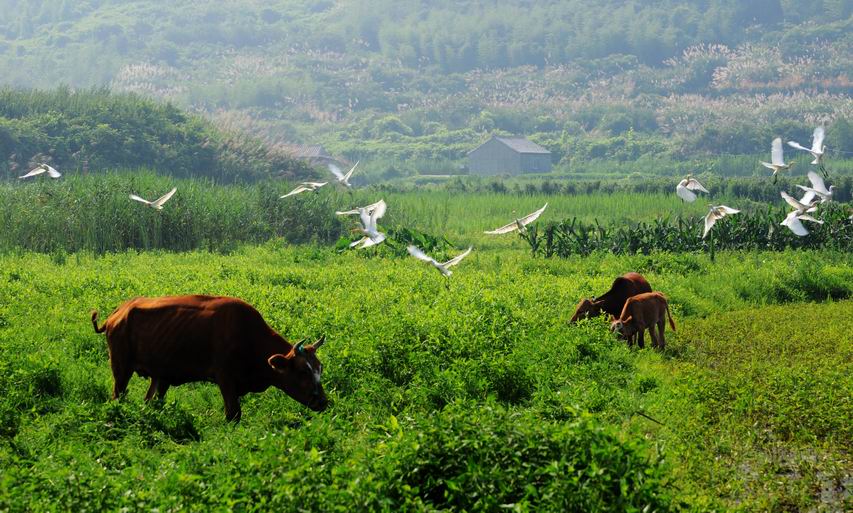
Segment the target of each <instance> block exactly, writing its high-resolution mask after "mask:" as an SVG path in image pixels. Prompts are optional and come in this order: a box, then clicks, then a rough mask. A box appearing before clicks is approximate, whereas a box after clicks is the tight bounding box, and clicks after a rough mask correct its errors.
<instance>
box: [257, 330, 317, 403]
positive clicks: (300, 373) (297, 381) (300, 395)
mask: <svg viewBox="0 0 853 513" xmlns="http://www.w3.org/2000/svg"><path fill="white" fill-rule="evenodd" d="M325 341H326V336H325V335H324V336H322V337H320V338H319V339H318V340H317V341H316V342H314V343H313V344H309V345H306V344H305V339H303V340H301V341H299V342H297V343H296V344H295V345H294V346H293V348H292V349H291V350H290V352H288V353H287V354H274V355H272V356H270V357H269V359H268V360H267V363H269V365H270V367H272V368H273V370H274V371H276V373H277V374H278V377H279V379H278V382H277V383H276V384H275V385H276V386H277V387H278V388H280V389H282V390H284V391H285V392H286V393H287V395H289V396H290V397H292V398H294V399H296V400H297V401H299V402H300V403H302V404H304V405H305V406H307V407H309V408H311V409H312V410H314V411H323V410H325V409H326V406H328V404H329V401H328V399H326V393H325V392H324V391H323V385H322V384H321V383H320V376H321V375H322V374H323V364H321V363H320V360H318V359H317V349H319V348H320V346H322V345H323V343H324V342H325Z"/></svg>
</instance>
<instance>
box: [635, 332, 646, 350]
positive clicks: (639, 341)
mask: <svg viewBox="0 0 853 513" xmlns="http://www.w3.org/2000/svg"><path fill="white" fill-rule="evenodd" d="M644 331H646V328H640V329H638V330H637V345H638V346H640V349H643V348H644V347H646V340H645V339H644V338H643V332H644Z"/></svg>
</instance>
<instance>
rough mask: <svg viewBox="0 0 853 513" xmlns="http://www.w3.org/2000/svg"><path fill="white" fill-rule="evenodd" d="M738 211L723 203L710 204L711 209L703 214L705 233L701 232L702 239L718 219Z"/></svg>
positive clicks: (738, 211)
mask: <svg viewBox="0 0 853 513" xmlns="http://www.w3.org/2000/svg"><path fill="white" fill-rule="evenodd" d="M737 213H740V210H735V209H733V208H730V207H727V206H725V205H719V206H713V205H711V210H709V211H708V215H706V216H705V233H703V234H702V238H703V239H704V238H705V237H706V236H707V235H708V232H710V231H711V228H712V227H713V226H714V224H715V223H716V222H717V221H719V220H720V219H722V218H724V217H726V216H727V215H732V214H737Z"/></svg>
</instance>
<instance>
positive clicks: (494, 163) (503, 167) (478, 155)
mask: <svg viewBox="0 0 853 513" xmlns="http://www.w3.org/2000/svg"><path fill="white" fill-rule="evenodd" d="M468 172H469V173H470V174H472V175H502V174H513V175H517V174H519V173H520V172H521V154H519V153H516V152H515V151H513V150H512V149H510V148H509V147H508V146H507V145H505V144H504V143H502V142H500V141H498V140H496V139H489V140H488V141H486V142H485V143H483V144H482V145H481V146H480V147H478V148H476V149H475V150H474V151H472V152H471V153H469V154H468Z"/></svg>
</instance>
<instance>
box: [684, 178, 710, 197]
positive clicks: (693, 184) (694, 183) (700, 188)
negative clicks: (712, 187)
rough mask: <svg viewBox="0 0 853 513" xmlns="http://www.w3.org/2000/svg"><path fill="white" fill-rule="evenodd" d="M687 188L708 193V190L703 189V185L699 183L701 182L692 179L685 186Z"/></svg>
mask: <svg viewBox="0 0 853 513" xmlns="http://www.w3.org/2000/svg"><path fill="white" fill-rule="evenodd" d="M685 187H687V188H688V189H690V190H691V191H702V192H705V193H707V192H708V189H706V188H705V187H703V186H702V184H701V183H699V180H697V179H695V178H691V179H689V180H687V184H686V185H685Z"/></svg>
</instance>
